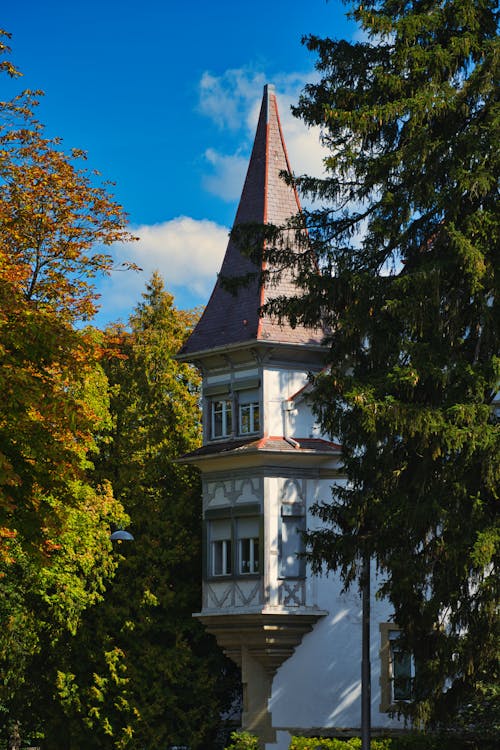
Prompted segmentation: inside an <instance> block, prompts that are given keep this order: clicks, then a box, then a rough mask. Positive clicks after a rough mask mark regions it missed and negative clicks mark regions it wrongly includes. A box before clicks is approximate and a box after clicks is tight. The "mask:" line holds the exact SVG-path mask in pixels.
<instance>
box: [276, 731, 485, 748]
mask: <svg viewBox="0 0 500 750" xmlns="http://www.w3.org/2000/svg"><path fill="white" fill-rule="evenodd" d="M360 748H361V738H360V737H351V738H346V739H340V738H337V737H334V738H324V737H292V739H291V742H290V747H289V750H360ZM371 748H372V750H486V749H487V748H488V750H489V749H490V748H491V750H493V748H494V745H493V744H492V743H491V740H490V741H488V738H482V739H479V738H476V739H474V738H471V737H470V736H467V735H464V734H460V733H456V732H450V733H437V734H426V733H424V732H408V733H406V732H405V733H404V734H401V735H396V736H393V737H380V738H378V737H377V738H372V740H371Z"/></svg>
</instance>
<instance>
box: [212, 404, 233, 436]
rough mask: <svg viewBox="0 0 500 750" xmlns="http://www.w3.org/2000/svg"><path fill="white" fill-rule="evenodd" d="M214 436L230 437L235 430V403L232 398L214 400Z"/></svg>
mask: <svg viewBox="0 0 500 750" xmlns="http://www.w3.org/2000/svg"><path fill="white" fill-rule="evenodd" d="M211 408H212V411H211V416H212V437H213V438H219V437H228V435H230V434H231V433H232V431H233V405H232V401H231V399H228V398H226V399H218V400H214V401H212V407H211Z"/></svg>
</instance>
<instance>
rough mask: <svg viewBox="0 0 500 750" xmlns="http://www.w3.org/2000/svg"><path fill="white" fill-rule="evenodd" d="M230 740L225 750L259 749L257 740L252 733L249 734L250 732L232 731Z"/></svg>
mask: <svg viewBox="0 0 500 750" xmlns="http://www.w3.org/2000/svg"><path fill="white" fill-rule="evenodd" d="M231 740H232V742H231V744H230V745H228V746H227V747H226V750H258V749H259V740H258V739H257V737H256V736H255V735H254V734H250V732H232V733H231Z"/></svg>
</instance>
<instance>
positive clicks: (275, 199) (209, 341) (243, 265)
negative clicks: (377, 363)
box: [180, 85, 322, 357]
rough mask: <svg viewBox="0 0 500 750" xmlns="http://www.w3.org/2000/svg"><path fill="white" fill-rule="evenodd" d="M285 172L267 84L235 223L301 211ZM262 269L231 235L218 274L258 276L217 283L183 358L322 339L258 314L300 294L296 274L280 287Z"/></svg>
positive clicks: (275, 220)
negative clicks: (231, 284) (241, 282)
mask: <svg viewBox="0 0 500 750" xmlns="http://www.w3.org/2000/svg"><path fill="white" fill-rule="evenodd" d="M282 171H285V172H291V169H290V164H289V162H288V156H287V152H286V147H285V142H284V140H283V134H282V132H281V125H280V120H279V114H278V106H277V102H276V95H275V93H274V87H273V86H269V85H267V86H265V87H264V96H263V99H262V105H261V110H260V115H259V121H258V124H257V131H256V135H255V141H254V145H253V150H252V154H251V157H250V162H249V165H248V171H247V175H246V179H245V183H244V186H243V191H242V194H241V199H240V203H239V206H238V211H237V213H236V219H235V224H243V223H247V222H256V223H259V224H265V223H270V224H278V225H279V224H282V223H284V222H285V221H286V220H287V219H288V218H290V217H291V216H294V215H295V214H297V213H298V211H300V202H299V198H298V196H297V193H296V191H295V190H294V189H293V187H291V186H289V185H287V184H286V183H285V181H284V180H283V179H282V178H281V177H280V172H282ZM260 271H261V268H260V267H259V266H257V265H256V264H255V263H253V262H252V261H251V260H250V259H249V258H247V257H245V256H243V255H242V254H241V252H240V251H239V249H238V247H237V246H236V244H235V243H234V242H233V241H232V240H231V239H230V240H229V243H228V246H227V250H226V254H225V257H224V260H223V263H222V267H221V270H220V274H219V276H220V277H222V278H232V277H233V278H241V277H243V276H246V275H247V274H253V275H254V278H253V279H252V281H250V283H248V284H247V285H246V286H240V287H239V289H238V290H237V292H236V294H233V293H231V292H230V291H228V290H227V289H225V288H223V286H222V284H221V282H220V281H219V280H218V281H217V282H216V284H215V287H214V290H213V292H212V295H211V297H210V300H209V302H208V304H207V306H206V308H205V311H204V313H203V315H202V317H201V318H200V320H199V322H198V324H197V326H196V327H195V329H194V330H193V332H192V333H191V336H190V337H189V339H188V341H187V342H186V344H185V345H184V347H183V348H182V350H181V352H180V355H181V356H182V357H185V356H186V355H194V354H197V353H199V352H203V351H206V350H210V349H214V348H216V347H221V346H228V345H231V344H240V343H245V342H247V341H248V342H249V343H250V342H252V341H268V342H275V343H283V344H299V345H300V344H302V345H307V344H314V345H318V344H319V343H321V340H322V332H321V331H320V330H311V329H306V328H304V327H302V326H297V327H296V328H292V327H291V326H290V325H289V324H283V325H278V322H277V321H276V320H273V319H271V318H270V317H269V316H265V317H260V316H259V308H260V307H261V306H262V305H263V304H264V303H265V302H267V301H268V300H269V299H272V298H273V297H278V296H281V295H285V296H290V295H291V294H294V293H296V288H295V286H294V284H293V280H292V277H291V274H283V275H282V277H281V279H280V281H279V282H278V283H277V285H274V284H272V285H270V284H266V285H264V286H260V284H259V274H260Z"/></svg>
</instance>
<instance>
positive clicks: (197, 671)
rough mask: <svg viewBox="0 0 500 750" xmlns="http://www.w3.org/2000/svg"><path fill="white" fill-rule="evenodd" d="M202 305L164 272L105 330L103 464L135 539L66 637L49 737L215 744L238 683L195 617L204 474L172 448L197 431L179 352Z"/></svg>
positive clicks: (190, 385) (106, 744)
mask: <svg viewBox="0 0 500 750" xmlns="http://www.w3.org/2000/svg"><path fill="white" fill-rule="evenodd" d="M195 317H196V316H195V314H194V313H190V312H185V311H182V310H177V309H176V308H175V307H174V304H173V298H172V296H171V295H170V294H169V293H168V292H166V291H165V289H164V285H163V281H162V279H161V277H160V276H159V275H158V274H157V273H155V274H154V275H153V277H152V278H151V280H150V282H149V283H148V285H147V289H146V292H145V293H144V295H143V301H142V302H141V303H140V304H139V305H138V306H137V308H136V310H135V312H134V313H133V315H132V316H131V318H130V320H129V327H130V330H125V329H123V328H121V327H115V328H111V329H110V330H108V332H107V335H108V350H109V356H108V357H107V362H106V364H105V369H106V373H107V375H108V378H109V382H110V385H111V390H112V397H111V412H112V417H113V422H114V424H113V429H112V441H111V442H110V443H109V445H108V446H107V447H106V448H104V449H103V450H102V451H101V456H100V460H99V464H98V471H99V472H100V473H102V476H103V477H108V478H109V479H110V481H111V483H112V486H113V492H114V494H115V495H116V497H117V499H119V501H120V502H121V503H122V504H123V506H124V508H125V510H126V512H127V513H128V515H129V517H130V531H131V532H132V534H133V536H134V541H131V542H123V543H122V544H121V545H120V546H119V548H118V549H117V554H119V557H120V564H119V567H118V571H117V574H116V577H115V579H114V581H113V583H112V585H111V586H110V587H109V589H108V591H107V592H106V597H105V601H104V602H103V603H102V605H101V606H99V607H97V608H94V609H93V610H92V611H89V614H88V617H87V618H86V620H85V622H84V627H82V628H81V630H80V633H79V634H78V636H77V637H76V638H74V639H69V640H68V643H67V664H66V667H65V668H64V669H59V673H58V678H57V679H58V693H59V700H60V701H62V705H63V708H64V714H61V712H60V711H59V710H58V709H56V710H55V711H54V712H53V714H52V716H51V719H50V721H51V724H50V726H49V731H48V736H49V737H50V738H52V739H51V742H52V743H53V744H49V745H47V748H51V747H54V748H56V747H57V748H58V750H61V749H62V748H66V749H67V750H77V748H81V747H85V748H88V750H91V749H92V748H100V749H102V750H104V749H105V748H110V749H111V748H137V749H138V750H139V749H140V748H144V747H151V748H152V747H170V746H173V745H178V746H185V745H188V746H189V747H191V748H193V750H195V749H196V748H200V749H201V748H207V749H208V748H210V747H212V746H213V745H212V743H213V742H214V741H215V737H216V734H217V730H218V727H219V725H220V719H221V711H222V710H223V709H225V708H227V707H228V702H230V701H231V698H232V694H233V693H232V690H233V686H234V685H235V680H234V678H230V677H229V672H228V670H229V671H231V672H232V671H233V670H231V666H230V665H229V663H228V662H227V661H226V659H225V658H224V657H223V656H222V654H221V652H220V651H219V649H218V647H217V645H216V643H215V641H214V639H213V638H212V637H210V636H208V635H207V634H205V632H204V630H203V628H202V627H201V625H200V624H199V623H198V622H197V621H196V620H195V619H194V618H193V617H192V613H193V612H195V611H197V609H199V607H200V599H201V503H200V494H201V488H200V486H199V478H198V475H197V473H196V472H195V471H194V470H193V469H192V468H190V467H186V466H183V465H181V464H179V463H176V461H175V459H176V458H178V457H179V456H181V455H182V454H183V453H186V452H188V451H189V450H192V449H193V448H194V447H196V446H197V445H198V442H199V440H200V412H199V405H198V399H199V376H198V375H197V373H196V371H195V370H194V369H193V368H192V367H190V366H188V365H186V364H182V363H179V362H177V361H176V360H175V355H176V353H177V351H178V350H179V349H180V347H181V345H182V343H183V341H184V339H185V337H186V336H187V334H188V333H189V331H190V329H191V327H192V325H193V323H194V321H195Z"/></svg>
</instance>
